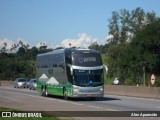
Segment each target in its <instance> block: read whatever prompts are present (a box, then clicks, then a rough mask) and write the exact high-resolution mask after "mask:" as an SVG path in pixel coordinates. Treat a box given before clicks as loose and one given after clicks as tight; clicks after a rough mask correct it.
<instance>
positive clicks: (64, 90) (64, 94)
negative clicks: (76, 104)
mask: <svg viewBox="0 0 160 120" xmlns="http://www.w3.org/2000/svg"><path fill="white" fill-rule="evenodd" d="M63 97H64V99H65V100H68V97H67V91H66V88H63Z"/></svg>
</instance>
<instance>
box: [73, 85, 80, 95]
mask: <svg viewBox="0 0 160 120" xmlns="http://www.w3.org/2000/svg"><path fill="white" fill-rule="evenodd" d="M78 92H79V89H78V87H77V86H73V93H74V94H77V93H78Z"/></svg>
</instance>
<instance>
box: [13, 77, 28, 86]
mask: <svg viewBox="0 0 160 120" xmlns="http://www.w3.org/2000/svg"><path fill="white" fill-rule="evenodd" d="M14 83H15V86H14V87H15V88H20V87H24V88H26V87H27V80H26V79H25V78H16V80H15V81H14Z"/></svg>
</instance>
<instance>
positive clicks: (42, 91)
mask: <svg viewBox="0 0 160 120" xmlns="http://www.w3.org/2000/svg"><path fill="white" fill-rule="evenodd" d="M41 96H44V87H43V85H42V87H41Z"/></svg>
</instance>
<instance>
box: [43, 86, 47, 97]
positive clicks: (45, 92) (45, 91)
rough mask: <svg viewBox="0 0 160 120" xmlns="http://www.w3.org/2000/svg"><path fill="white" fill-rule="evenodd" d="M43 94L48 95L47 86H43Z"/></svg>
mask: <svg viewBox="0 0 160 120" xmlns="http://www.w3.org/2000/svg"><path fill="white" fill-rule="evenodd" d="M44 96H45V97H47V96H48V90H47V87H46V86H45V90H44Z"/></svg>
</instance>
